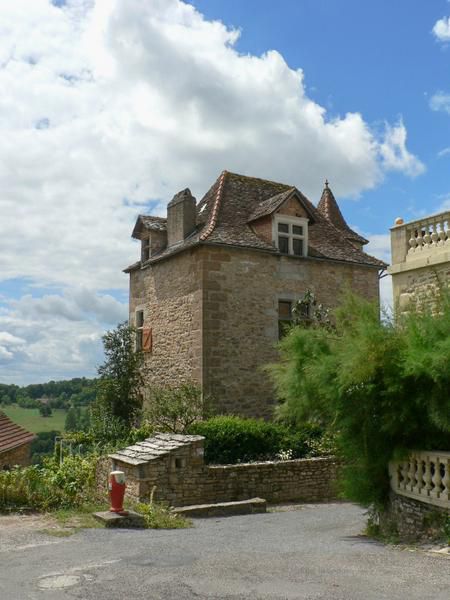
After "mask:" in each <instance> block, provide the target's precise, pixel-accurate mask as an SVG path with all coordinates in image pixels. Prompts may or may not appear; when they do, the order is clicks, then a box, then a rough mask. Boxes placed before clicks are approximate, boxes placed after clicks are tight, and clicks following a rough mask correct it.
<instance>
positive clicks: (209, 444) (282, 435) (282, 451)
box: [189, 416, 329, 464]
mask: <svg viewBox="0 0 450 600" xmlns="http://www.w3.org/2000/svg"><path fill="white" fill-rule="evenodd" d="M189 433H193V434H197V435H203V436H204V437H205V462H207V463H212V464H235V463H239V462H251V461H257V460H276V459H278V458H281V457H283V458H303V457H306V456H318V455H324V454H327V453H329V452H328V449H327V450H323V449H321V448H320V447H319V444H318V443H317V442H318V441H319V440H320V439H321V435H322V430H321V429H320V428H319V427H317V426H313V425H311V426H304V427H303V428H299V429H297V430H292V429H290V428H289V427H286V426H285V425H283V424H280V423H272V422H268V421H262V420H258V419H243V418H240V417H234V416H220V417H213V418H211V419H208V420H206V421H202V422H199V423H195V424H194V425H192V426H191V427H190V428H189ZM287 451H289V452H287Z"/></svg>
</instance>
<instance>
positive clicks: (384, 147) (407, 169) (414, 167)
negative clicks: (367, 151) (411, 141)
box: [381, 120, 425, 177]
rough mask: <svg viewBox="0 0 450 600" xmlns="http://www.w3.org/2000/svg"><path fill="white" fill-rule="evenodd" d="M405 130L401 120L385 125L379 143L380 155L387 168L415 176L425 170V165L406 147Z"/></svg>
mask: <svg viewBox="0 0 450 600" xmlns="http://www.w3.org/2000/svg"><path fill="white" fill-rule="evenodd" d="M406 138H407V131H406V127H405V126H404V124H403V121H401V120H400V121H399V122H398V123H397V125H394V126H390V125H387V126H386V136H385V140H384V142H383V143H382V144H381V155H382V157H383V161H384V165H385V167H386V168H387V169H390V170H393V171H403V172H404V173H407V174H408V175H410V176H411V177H416V176H417V175H420V174H421V173H423V172H424V171H425V166H424V164H423V163H422V162H420V160H419V159H418V158H416V157H415V156H414V155H413V154H411V153H410V152H408V150H407V148H406Z"/></svg>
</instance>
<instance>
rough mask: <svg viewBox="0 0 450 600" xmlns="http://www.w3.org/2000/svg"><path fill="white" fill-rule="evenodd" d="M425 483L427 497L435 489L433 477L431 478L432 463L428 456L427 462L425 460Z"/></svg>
mask: <svg viewBox="0 0 450 600" xmlns="http://www.w3.org/2000/svg"><path fill="white" fill-rule="evenodd" d="M423 478H424V481H425V493H424V495H425V496H427V497H428V496H429V495H430V492H431V490H432V489H433V485H432V477H431V462H430V457H429V456H427V458H426V460H425V475H424V477H423Z"/></svg>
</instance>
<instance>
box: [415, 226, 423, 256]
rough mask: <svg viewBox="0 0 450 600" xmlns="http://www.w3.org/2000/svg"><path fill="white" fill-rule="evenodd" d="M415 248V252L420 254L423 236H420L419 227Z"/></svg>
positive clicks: (420, 229) (420, 230)
mask: <svg viewBox="0 0 450 600" xmlns="http://www.w3.org/2000/svg"><path fill="white" fill-rule="evenodd" d="M416 241H417V247H416V252H421V251H422V250H423V236H422V228H421V227H420V228H419V229H418V232H417V236H416Z"/></svg>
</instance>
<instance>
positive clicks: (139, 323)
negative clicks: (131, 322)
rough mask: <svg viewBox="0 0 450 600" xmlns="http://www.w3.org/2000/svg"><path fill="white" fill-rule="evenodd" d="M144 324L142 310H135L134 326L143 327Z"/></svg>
mask: <svg viewBox="0 0 450 600" xmlns="http://www.w3.org/2000/svg"><path fill="white" fill-rule="evenodd" d="M143 325H144V311H143V310H137V311H136V327H143Z"/></svg>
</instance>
